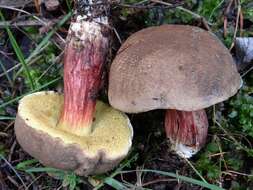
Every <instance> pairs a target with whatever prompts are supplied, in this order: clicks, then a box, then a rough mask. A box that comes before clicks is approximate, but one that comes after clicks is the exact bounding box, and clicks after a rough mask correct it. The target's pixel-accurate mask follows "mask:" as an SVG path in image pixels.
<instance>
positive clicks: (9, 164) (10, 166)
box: [0, 155, 27, 188]
mask: <svg viewBox="0 0 253 190" xmlns="http://www.w3.org/2000/svg"><path fill="white" fill-rule="evenodd" d="M0 159H2V160H3V161H4V162H5V163H6V164H7V165H8V166H9V168H10V169H11V170H12V171H13V172H14V173H15V174H16V176H17V177H18V179H19V180H20V181H21V183H22V184H23V186H24V187H25V188H27V186H26V184H25V182H24V181H23V179H22V178H21V176H20V175H19V174H18V172H17V171H16V170H15V168H14V167H13V166H12V165H11V163H9V162H8V160H6V159H5V158H4V157H3V156H2V155H0Z"/></svg>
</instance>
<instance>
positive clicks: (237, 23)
mask: <svg viewBox="0 0 253 190" xmlns="http://www.w3.org/2000/svg"><path fill="white" fill-rule="evenodd" d="M237 3H238V5H237V15H236V23H235V31H234V36H233V42H232V44H231V46H230V48H229V51H231V50H232V48H233V47H234V45H235V38H236V34H237V31H238V25H239V20H240V12H241V3H240V0H238V1H237Z"/></svg>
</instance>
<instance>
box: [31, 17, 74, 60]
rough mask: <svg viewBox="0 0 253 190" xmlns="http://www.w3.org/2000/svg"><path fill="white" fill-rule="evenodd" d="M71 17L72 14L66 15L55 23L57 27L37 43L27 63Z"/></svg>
mask: <svg viewBox="0 0 253 190" xmlns="http://www.w3.org/2000/svg"><path fill="white" fill-rule="evenodd" d="M71 16H72V12H69V13H68V14H66V15H65V16H64V17H63V18H62V19H61V20H60V21H59V23H57V25H56V26H55V27H54V28H53V29H52V30H51V31H50V32H49V33H48V34H47V35H46V36H45V38H44V39H43V40H42V41H41V42H40V43H39V45H38V46H37V47H36V48H35V50H34V51H33V52H32V53H31V54H30V56H29V57H28V58H27V62H29V61H30V60H31V59H32V58H33V57H35V56H36V55H37V54H38V53H39V52H40V49H42V48H43V46H45V45H46V44H47V43H48V42H49V40H50V38H51V37H52V36H53V35H54V33H55V32H56V31H57V30H58V29H59V28H60V27H61V26H62V25H63V24H64V23H65V22H67V21H68V20H69V19H70V17H71Z"/></svg>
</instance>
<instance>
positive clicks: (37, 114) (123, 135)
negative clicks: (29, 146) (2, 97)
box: [18, 91, 133, 159]
mask: <svg viewBox="0 0 253 190" xmlns="http://www.w3.org/2000/svg"><path fill="white" fill-rule="evenodd" d="M62 107H63V95H60V94H58V93H55V92H51V91H50V92H37V93H34V94H30V95H28V96H25V97H24V98H22V99H21V100H20V104H19V108H18V114H19V116H20V117H21V118H22V119H23V120H24V121H25V123H26V124H27V126H29V127H31V128H34V129H36V130H39V131H42V132H44V133H47V134H48V135H49V136H51V137H53V138H60V139H61V140H62V141H63V142H64V143H65V144H66V145H67V144H78V145H79V146H80V148H81V149H82V150H83V151H84V152H85V153H86V154H87V155H88V156H90V157H94V156H96V155H97V154H98V152H99V151H103V152H104V153H105V155H106V158H108V159H115V158H117V157H120V156H124V155H126V154H127V152H128V151H129V149H130V147H131V144H132V135H133V131H132V126H131V124H130V122H129V119H128V118H127V116H126V115H125V114H124V113H121V112H119V111H117V110H115V109H113V108H112V107H109V106H108V105H106V104H104V103H102V102H100V101H97V105H96V112H95V116H94V122H93V124H92V132H91V133H90V134H89V135H87V136H78V135H74V134H71V133H68V132H66V131H64V130H62V129H60V128H59V127H57V123H58V120H59V117H60V113H61V109H62ZM42 135H43V134H42Z"/></svg>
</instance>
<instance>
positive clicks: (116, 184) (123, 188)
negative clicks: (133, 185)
mask: <svg viewBox="0 0 253 190" xmlns="http://www.w3.org/2000/svg"><path fill="white" fill-rule="evenodd" d="M104 183H106V184H107V185H110V186H111V187H113V188H114V189H117V190H126V189H128V188H127V187H126V186H124V185H123V184H122V183H121V182H119V181H117V180H116V179H114V178H111V177H107V178H105V180H104Z"/></svg>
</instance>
